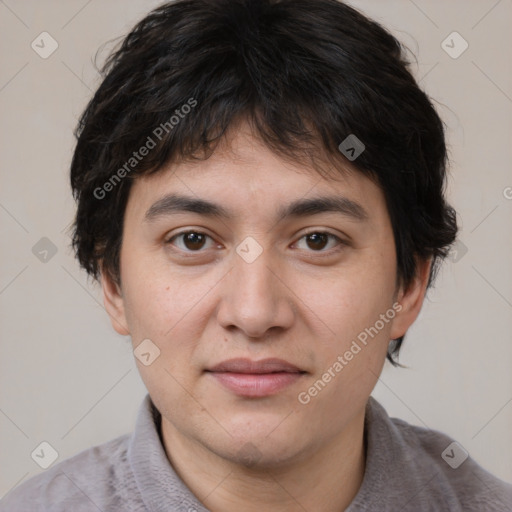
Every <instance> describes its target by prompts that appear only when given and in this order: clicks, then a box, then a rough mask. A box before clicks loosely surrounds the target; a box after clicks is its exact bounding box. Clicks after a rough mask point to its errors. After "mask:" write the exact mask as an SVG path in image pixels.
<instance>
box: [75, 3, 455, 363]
mask: <svg viewBox="0 0 512 512" xmlns="http://www.w3.org/2000/svg"><path fill="white" fill-rule="evenodd" d="M409 66H410V62H409V61H408V60H407V58H406V56H405V47H404V46H403V45H402V44H401V43H400V42H399V41H398V40H397V39H396V38H395V37H393V35H391V34H390V33H389V32H388V31H387V30H386V29H384V28H383V27H382V26H381V25H380V24H378V23H377V22H375V21H372V20H370V19H368V18H367V17H366V16H364V15H363V14H361V13H360V12H358V11H357V10H355V9H354V8H351V7H349V6H348V5H346V4H344V3H342V2H340V1H337V0H315V1H314V2H312V1H311V0H177V1H174V2H168V3H165V4H163V5H162V6H160V7H158V8H156V9H155V10H153V11H152V12H150V13H149V14H148V15H147V16H146V17H145V18H144V19H143V20H142V21H140V22H139V23H138V24H137V25H136V26H135V27H134V28H133V30H132V31H131V32H130V33H129V34H128V35H127V36H126V37H125V38H124V40H123V41H122V43H121V44H120V45H119V46H118V48H117V49H116V50H115V51H114V52H113V53H111V54H110V56H109V57H108V59H107V60H106V62H105V64H104V66H103V68H102V69H101V73H102V77H103V81H102V83H101V85H100V86H99V88H98V89H97V91H96V93H95V94H94V96H93V98H92V99H91V100H90V102H89V104H88V105H87V107H86V109H85V111H84V112H83V114H82V116H81V118H80V121H79V123H78V126H77V128H76V131H75V135H76V138H77V144H76V148H75V151H74V155H73V159H72V163H71V186H72V190H73V195H74V197H75V199H76V201H77V212H76V217H75V221H74V224H73V235H72V245H73V248H74V250H75V253H76V256H77V258H78V260H79V262H80V264H81V266H82V267H83V268H84V269H85V270H86V271H87V272H88V274H89V275H90V276H92V277H94V278H95V279H98V278H99V274H100V271H103V272H105V273H106V274H107V275H108V276H109V277H111V278H112V279H113V280H114V282H116V283H118V284H120V283H121V276H120V268H119V263H120V250H121V243H122V231H123V218H124V212H125V208H126V204H127V199H128V194H129V190H130V186H131V184H132V181H133V179H136V178H137V177H138V176H142V175H147V174H150V173H155V172H158V171H160V170H161V169H162V167H163V166H164V165H165V164H168V163H171V162H179V161H186V160H194V159H206V158H208V157H209V156H211V155H212V154H213V152H214V151H215V148H216V147H217V145H218V143H219V142H220V141H221V140H222V139H223V137H224V136H225V135H226V132H227V130H228V128H233V127H234V126H235V125H236V123H239V122H241V121H246V122H248V123H249V124H250V126H251V128H252V130H253V132H254V134H255V136H257V137H259V138H260V139H261V141H262V142H263V143H264V144H265V145H266V146H267V147H268V148H269V149H271V150H272V151H273V152H274V153H275V154H276V155H279V156H281V157H283V158H288V159H291V160H292V161H295V162H301V163H302V162H308V163H310V164H311V165H312V166H313V168H314V169H315V170H316V171H318V172H319V173H320V174H322V175H324V174H323V172H324V171H323V166H322V162H325V161H329V162H331V163H332V164H333V165H334V168H335V169H336V173H338V174H340V173H342V172H346V168H347V165H346V164H347V163H348V162H349V161H350V163H351V164H352V166H353V167H355V169H356V170H357V171H358V172H361V173H363V174H364V175H365V176H367V177H369V178H370V179H372V180H373V181H374V182H375V183H376V184H378V186H379V187H380V188H381V190H382V191H383V194H384V196H385V200H386V206H387V209H388V213H389V216H390V220H391V224H392V228H393V235H394V242H395V247H396V257H397V283H401V284H403V285H404V286H407V285H408V284H410V283H411V281H412V280H413V278H414V277H415V275H416V271H417V263H418V261H417V258H419V259H420V260H422V259H423V260H427V259H430V258H431V259H432V266H431V271H430V275H429V280H428V286H430V285H431V283H432V281H433V279H434V276H435V274H436V273H437V268H438V266H439V263H440V262H441V260H442V259H443V258H444V257H446V255H447V254H448V251H449V246H450V245H451V244H452V243H453V241H454V240H455V237H456V234H457V221H456V213H455V211H454V209H453V208H451V207H450V206H449V205H448V204H447V202H446V200H445V197H444V193H445V186H446V167H447V152H446V146H445V137H444V126H443V122H442V121H441V119H440V118H439V116H438V114H437V113H436V111H435V109H434V107H433V105H432V103H431V101H430V100H429V98H428V96H427V95H426V94H425V93H424V92H423V91H422V90H421V89H420V88H419V86H418V84H417V83H416V81H415V79H414V77H413V76H412V73H411V72H410V70H409ZM350 135H352V136H355V137H356V138H357V139H354V138H353V137H352V139H349V140H359V141H361V142H362V144H364V151H363V152H362V153H361V154H359V156H358V157H357V159H352V158H348V156H350V155H347V153H346V152H342V151H341V150H340V147H341V146H340V143H342V142H343V141H345V140H346V139H347V137H349V136H350ZM143 147H145V148H146V151H142V148H143ZM139 148H140V151H141V154H142V153H144V154H145V156H144V157H142V156H141V155H139V154H138V150H139ZM361 148H362V146H361ZM134 151H137V157H136V156H134ZM353 153H354V151H352V154H353ZM331 169H332V167H331ZM331 172H332V171H331ZM402 341H403V336H402V337H401V338H398V339H397V340H394V343H393V344H390V348H389V351H388V356H387V357H388V360H389V361H391V362H392V363H393V364H396V361H395V356H398V353H399V350H400V347H401V344H402Z"/></svg>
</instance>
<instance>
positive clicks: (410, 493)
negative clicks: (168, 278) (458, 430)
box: [0, 395, 512, 512]
mask: <svg viewBox="0 0 512 512" xmlns="http://www.w3.org/2000/svg"><path fill="white" fill-rule="evenodd" d="M365 433H366V439H367V456H366V469H365V473H364V478H363V482H362V485H361V487H360V489H359V492H358V494H357V495H356V497H355V498H354V500H353V501H352V503H351V504H350V506H349V507H348V508H347V509H346V512H360V511H365V512H371V511H378V512H388V511H389V512H397V511H403V512H407V511H411V512H423V511H436V512H438V511H453V512H455V511H461V512H462V511H464V512H467V511H475V512H476V511H478V512H481V511H489V512H491V511H512V485H510V484H507V483H505V482H503V481H501V480H499V479H498V478H496V477H494V476H492V475H491V474H490V473H488V472H487V471H485V470H484V469H483V468H482V467H480V466H479V465H478V464H477V463H476V462H475V461H473V460H472V459H471V457H468V458H467V459H465V460H464V461H463V462H462V463H461V464H460V462H461V461H462V460H463V459H464V456H465V452H463V451H462V450H463V448H461V447H460V445H457V444H455V445H452V446H450V445H451V444H452V442H453V439H451V438H450V437H448V436H446V435H445V434H442V433H440V432H437V431H433V430H427V429H424V428H420V427H416V426H412V425H409V424H408V423H406V422H405V421H402V420H400V419H396V418H390V417H389V416H388V415H387V413H386V411H385V410H384V408H383V407H382V406H381V405H380V404H379V403H378V402H377V401H376V400H375V399H374V398H372V397H370V399H369V400H368V404H367V406H366V417H365ZM459 464H460V465H459ZM452 466H458V467H456V468H454V467H452ZM340 485H343V483H342V482H340ZM42 511H46V512H48V511H51V512H65V511H66V512H86V511H87V512H98V511H101V512H108V511H116V512H208V510H207V509H206V508H205V507H204V506H203V505H202V504H201V502H200V501H199V500H198V499H197V498H196V497H195V496H194V494H192V492H191V491H190V490H189V489H188V487H187V486H186V485H185V484H184V483H183V481H182V480H181V479H180V478H179V477H178V476H177V474H176V473H175V472H174V470H173V468H172V466H171V464H170V463H169V461H168V459H167V456H166V454H165V451H164V448H163V445H162V441H161V438H160V413H159V412H158V410H157V409H156V408H155V406H154V405H153V403H152V401H151V399H150V397H149V395H146V397H145V398H144V401H143V403H142V405H141V407H140V410H139V413H138V417H137V423H136V426H135V430H134V431H133V433H132V434H127V435H124V436H121V437H118V438H116V439H113V440H112V441H109V442H107V443H104V444H101V445H99V446H95V447H93V448H90V449H87V450H84V451H82V452H80V453H78V454H77V455H75V456H73V457H71V458H69V459H66V460H64V461H62V462H60V463H58V464H56V465H55V466H52V467H50V468H49V469H47V470H46V471H45V472H44V473H41V474H39V475H36V476H35V477H33V478H31V479H30V480H28V481H27V482H24V483H22V484H20V485H18V487H16V488H15V489H13V490H12V491H11V492H10V493H8V494H7V495H6V496H5V497H4V498H3V499H2V500H1V501H0V512H42ZM310 512H316V511H310Z"/></svg>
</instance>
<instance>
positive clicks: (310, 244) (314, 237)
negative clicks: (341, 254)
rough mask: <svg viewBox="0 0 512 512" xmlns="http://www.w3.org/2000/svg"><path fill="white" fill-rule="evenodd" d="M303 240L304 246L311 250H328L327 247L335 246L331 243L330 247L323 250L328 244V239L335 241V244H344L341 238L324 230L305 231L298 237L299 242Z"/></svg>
mask: <svg viewBox="0 0 512 512" xmlns="http://www.w3.org/2000/svg"><path fill="white" fill-rule="evenodd" d="M302 240H305V241H306V248H307V249H309V250H310V251H313V252H328V250H329V249H331V248H332V247H335V245H336V244H335V245H334V246H333V245H332V244H331V247H328V248H327V250H324V249H325V247H326V246H328V245H329V241H330V240H334V241H335V242H337V245H344V242H343V240H341V239H340V238H339V237H337V236H336V235H333V234H332V233H327V232H324V231H313V232H311V233H307V234H306V235H304V236H303V237H302V238H300V240H299V242H300V241H302ZM300 248H301V247H299V249H300Z"/></svg>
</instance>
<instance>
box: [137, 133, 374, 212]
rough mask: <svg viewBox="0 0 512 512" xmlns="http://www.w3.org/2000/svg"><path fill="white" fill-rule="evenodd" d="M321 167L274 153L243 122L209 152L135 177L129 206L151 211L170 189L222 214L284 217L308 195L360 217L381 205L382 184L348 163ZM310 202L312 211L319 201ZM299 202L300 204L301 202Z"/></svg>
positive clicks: (170, 191)
mask: <svg viewBox="0 0 512 512" xmlns="http://www.w3.org/2000/svg"><path fill="white" fill-rule="evenodd" d="M322 170H323V175H322V173H320V172H318V170H317V169H316V168H314V167H313V166H312V165H311V164H306V163H304V162H299V161H294V160H292V159H290V158H284V157H282V156H280V155H277V154H276V153H274V152H273V151H271V150H270V149H269V148H268V147H267V146H266V145H265V144H264V143H263V142H262V141H261V140H260V139H259V138H257V137H255V136H254V135H253V134H252V132H251V131H250V129H249V128H247V126H246V125H243V126H242V127H241V128H240V129H239V130H237V131H236V132H231V133H230V134H229V136H227V137H225V139H223V140H222V141H221V143H220V144H219V145H218V147H217V148H216V150H215V152H214V153H213V154H212V155H211V156H210V157H209V158H207V159H205V160H187V161H183V162H177V163H172V164H168V165H166V166H164V167H163V168H162V169H160V170H159V171H158V172H157V173H154V174H151V175H148V176H142V177H139V178H138V179H137V180H135V182H134V184H133V185H132V190H131V192H130V198H129V201H128V206H127V209H131V210H133V209H135V210H136V214H137V216H138V217H148V216H149V217H151V216H152V213H155V212H157V211H158V208H159V205H158V202H160V206H162V203H165V202H166V198H167V199H168V196H169V195H172V194H178V195H179V196H181V197H184V196H186V197H188V198H189V200H193V199H194V198H195V199H196V200H198V201H200V200H205V201H207V202H209V203H211V204H213V203H215V204H217V205H218V206H219V207H220V208H217V210H218V211H217V212H216V213H220V215H218V216H223V217H226V218H227V217H229V216H234V215H236V216H237V217H238V218H240V217H244V216H247V217H250V216H251V215H254V214H256V213H257V214H258V215H259V216H260V217H261V215H262V213H263V212H264V213H265V214H267V213H270V212H271V211H272V212H273V213H274V214H275V216H279V217H283V216H284V215H286V214H287V213H288V214H289V213H291V212H293V211H294V208H293V205H292V203H294V204H295V206H297V205H298V202H299V201H300V200H302V203H304V201H305V200H307V199H308V198H309V199H314V198H317V199H318V198H323V199H328V198H330V199H332V200H333V201H334V202H336V199H338V205H337V206H339V207H341V209H345V210H346V211H349V210H351V211H352V213H354V214H355V215H354V216H355V217H360V219H362V218H364V217H365V214H366V213H367V211H366V210H368V209H369V210H371V211H378V210H379V208H382V207H383V206H384V200H383V194H382V192H381V190H380V187H378V186H377V185H376V184H375V183H374V182H373V181H372V180H370V179H369V178H367V177H366V176H365V175H364V174H363V173H362V172H361V171H359V170H357V169H356V168H355V167H353V166H352V165H350V164H349V163H346V164H342V163H341V162H340V165H339V166H336V167H334V166H332V165H331V166H330V167H328V166H326V165H324V166H323V167H322ZM326 171H327V172H326ZM333 201H331V203H332V202H333ZM189 202H190V201H189ZM174 203H175V205H176V203H179V200H178V201H174ZM324 203H325V201H324ZM169 204H170V202H169V201H167V206H169ZM364 204H367V205H368V206H367V207H366V208H365V207H364ZM183 205H184V202H183V201H181V204H180V206H183ZM310 206H311V207H312V210H311V213H315V211H313V210H314V209H315V208H317V206H315V205H310ZM324 206H325V204H324ZM331 206H332V205H331ZM335 206H336V205H335ZM164 207H165V205H164ZM301 207H302V210H304V208H305V207H304V204H302V206H301ZM201 208H203V210H204V213H206V210H207V209H208V208H209V210H210V211H212V208H210V207H207V206H206V205H203V206H200V205H199V207H198V209H199V210H200V209H201ZM164 209H165V208H164ZM151 210H152V211H151ZM167 210H168V211H171V210H172V208H167ZM331 210H332V209H331Z"/></svg>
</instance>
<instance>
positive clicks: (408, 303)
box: [391, 258, 432, 340]
mask: <svg viewBox="0 0 512 512" xmlns="http://www.w3.org/2000/svg"><path fill="white" fill-rule="evenodd" d="M431 264H432V259H431V258H429V259H427V260H423V259H420V258H416V276H415V277H414V279H413V280H412V281H411V283H410V284H409V286H408V287H407V288H406V289H404V288H403V287H402V286H401V287H400V288H399V291H398V295H397V299H396V301H397V302H398V303H399V304H400V305H401V306H402V309H401V310H400V311H399V312H398V313H397V315H396V317H395V318H394V319H393V326H392V328H391V339H393V340H395V339H397V338H400V337H401V336H403V335H404V334H405V333H406V332H407V329H409V327H410V326H411V325H412V324H413V323H414V321H415V320H416V318H417V317H418V315H419V314H420V311H421V306H422V305H423V299H424V298H425V293H426V291H427V284H428V278H429V275H430V267H431Z"/></svg>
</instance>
